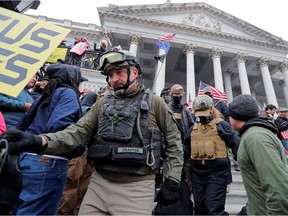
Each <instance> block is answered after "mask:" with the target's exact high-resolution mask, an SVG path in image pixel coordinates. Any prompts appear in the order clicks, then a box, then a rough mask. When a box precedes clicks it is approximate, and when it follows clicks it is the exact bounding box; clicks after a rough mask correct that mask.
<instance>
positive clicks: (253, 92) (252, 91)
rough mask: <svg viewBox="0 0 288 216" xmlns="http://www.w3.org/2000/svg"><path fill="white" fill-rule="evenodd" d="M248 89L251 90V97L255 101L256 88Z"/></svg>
mask: <svg viewBox="0 0 288 216" xmlns="http://www.w3.org/2000/svg"><path fill="white" fill-rule="evenodd" d="M250 89H251V96H252V97H254V98H255V99H256V88H254V87H251V88H250Z"/></svg>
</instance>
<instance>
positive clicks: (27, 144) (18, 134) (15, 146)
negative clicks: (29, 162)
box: [1, 129, 47, 154]
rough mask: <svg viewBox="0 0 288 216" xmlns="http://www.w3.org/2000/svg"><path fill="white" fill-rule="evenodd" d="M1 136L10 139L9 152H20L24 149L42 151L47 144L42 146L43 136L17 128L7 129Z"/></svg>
mask: <svg viewBox="0 0 288 216" xmlns="http://www.w3.org/2000/svg"><path fill="white" fill-rule="evenodd" d="M1 138H3V139H6V140H7V141H8V143H9V144H8V152H9V154H19V153H21V152H24V151H28V152H35V153H41V152H43V151H44V150H45V149H46V147H47V146H45V147H44V146H42V138H41V136H36V135H34V134H32V133H30V132H23V131H21V130H17V129H10V130H7V131H6V132H5V133H3V134H2V136H1Z"/></svg>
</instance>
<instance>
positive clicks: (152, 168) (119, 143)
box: [89, 90, 161, 175]
mask: <svg viewBox="0 0 288 216" xmlns="http://www.w3.org/2000/svg"><path fill="white" fill-rule="evenodd" d="M152 94H153V93H152V92H151V91H150V90H146V91H145V92H144V93H142V94H140V95H139V96H137V97H134V98H123V99H115V97H114V96H112V95H108V96H107V97H106V98H105V99H103V101H102V103H101V106H100V111H99V118H98V132H97V138H96V143H95V144H94V145H93V146H92V147H91V148H90V151H89V157H90V158H91V159H92V161H94V163H95V167H96V169H98V170H103V171H113V172H121V173H130V174H137V175H147V174H153V173H156V172H157V171H158V169H159V166H160V154H161V135H160V130H159V129H158V128H152V129H149V122H150V109H151V100H152Z"/></svg>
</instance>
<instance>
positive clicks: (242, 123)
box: [228, 94, 288, 215]
mask: <svg viewBox="0 0 288 216" xmlns="http://www.w3.org/2000/svg"><path fill="white" fill-rule="evenodd" d="M258 107H259V106H258V103H257V101H256V100H255V99H254V98H253V97H252V96H251V95H245V94H244V95H239V96H237V97H235V98H234V100H233V101H232V102H231V103H230V104H229V107H228V110H229V115H230V122H231V126H232V128H233V129H234V130H237V131H239V135H240V137H241V140H240V145H239V149H238V154H237V157H238V163H239V166H240V168H241V175H242V178H243V182H244V186H245V189H246V193H247V197H248V202H247V206H246V210H247V214H248V215H287V214H288V205H287V203H288V169H287V159H286V156H285V152H284V148H283V145H282V144H281V141H280V140H279V139H278V138H277V127H276V125H275V124H274V122H273V120H272V119H271V118H269V117H259V108H258Z"/></svg>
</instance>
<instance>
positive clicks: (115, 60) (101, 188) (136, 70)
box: [3, 51, 183, 215]
mask: <svg viewBox="0 0 288 216" xmlns="http://www.w3.org/2000/svg"><path fill="white" fill-rule="evenodd" d="M98 69H99V70H100V71H101V72H102V74H103V75H105V76H106V77H107V78H106V80H107V83H108V84H109V86H110V93H109V94H107V95H105V96H104V97H103V98H101V99H100V100H99V102H98V103H97V104H95V106H93V107H92V108H91V110H90V111H89V112H88V113H87V114H86V115H85V116H83V117H82V118H81V119H80V120H79V121H78V122H77V123H76V124H75V125H70V126H69V127H68V128H66V129H65V130H63V131H60V132H57V133H49V134H44V135H41V136H40V137H39V136H38V137H35V136H34V135H31V134H29V133H27V132H19V131H10V132H9V131H8V132H6V133H5V134H4V136H3V138H6V139H7V140H8V141H9V142H10V143H9V145H10V147H11V148H10V151H13V150H15V149H16V148H17V149H19V150H20V151H24V150H25V149H26V148H31V146H32V148H33V149H37V150H38V151H42V153H44V154H61V153H66V152H69V151H70V150H71V149H74V148H75V147H77V146H78V145H80V144H81V143H87V142H89V141H91V140H92V139H93V145H92V146H91V147H90V149H89V156H90V159H91V160H92V161H93V162H94V164H95V168H96V171H95V172H93V174H92V177H91V181H90V184H89V188H88V191H87V193H86V195H85V197H84V200H83V202H82V205H81V207H80V211H79V214H80V215H88V214H93V215H99V214H109V215H151V213H152V209H153V202H154V188H155V173H156V172H157V171H158V169H159V163H160V154H161V152H160V151H161V142H160V141H161V136H160V135H161V133H163V134H164V136H165V138H166V141H167V163H168V164H169V171H168V178H167V179H166V180H165V181H164V183H163V186H162V187H161V189H160V191H159V193H158V200H157V201H158V202H160V203H161V204H163V205H169V204H173V203H176V202H177V201H178V197H179V193H178V189H179V181H180V178H181V171H182V165H183V149H182V144H181V137H180V134H179V132H178V128H177V125H176V122H175V119H174V118H173V115H172V113H171V112H170V111H169V109H168V107H167V105H166V104H165V102H164V101H163V100H162V99H161V98H160V97H159V96H157V95H154V93H153V92H151V91H150V90H145V89H144V86H143V85H141V84H139V83H138V81H137V78H138V77H139V75H141V68H140V65H139V63H138V61H137V59H136V58H135V57H134V56H133V54H131V53H129V52H126V51H108V52H105V53H103V54H102V55H101V56H100V59H99V68H98ZM39 138H41V139H40V142H39Z"/></svg>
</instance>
